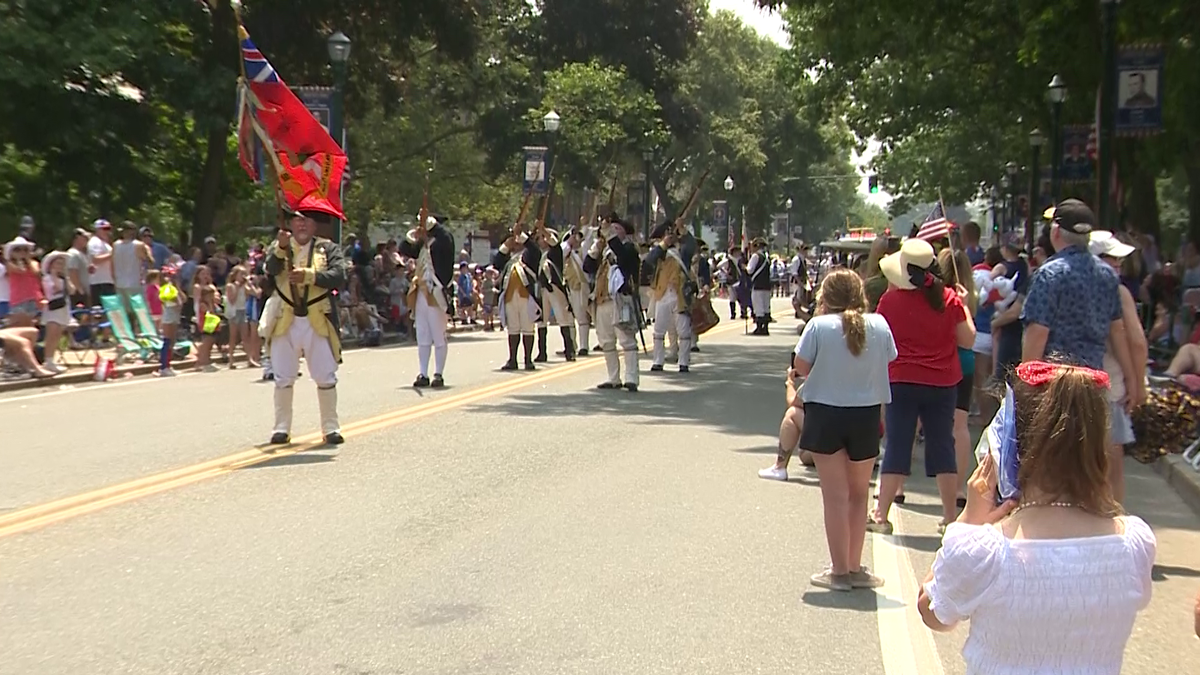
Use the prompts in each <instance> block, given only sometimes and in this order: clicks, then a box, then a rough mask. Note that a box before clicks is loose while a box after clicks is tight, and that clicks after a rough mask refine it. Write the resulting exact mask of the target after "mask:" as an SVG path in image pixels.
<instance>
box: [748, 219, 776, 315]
mask: <svg viewBox="0 0 1200 675" xmlns="http://www.w3.org/2000/svg"><path fill="white" fill-rule="evenodd" d="M753 250H754V253H753V254H752V255H751V256H750V262H749V263H747V264H746V273H747V274H749V275H750V289H751V290H750V307H751V308H752V309H753V310H754V326H755V328H754V332H753V333H751V334H752V335H769V334H770V333H769V331H768V328H767V327H768V326H770V325H771V258H770V256H768V255H767V241H766V240H765V239H763V238H762V237H759V238H757V239H755V240H754V249H753Z"/></svg>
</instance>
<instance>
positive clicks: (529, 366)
mask: <svg viewBox="0 0 1200 675" xmlns="http://www.w3.org/2000/svg"><path fill="white" fill-rule="evenodd" d="M521 344H522V346H524V347H525V370H533V369H534V365H533V336H532V335H522V336H521Z"/></svg>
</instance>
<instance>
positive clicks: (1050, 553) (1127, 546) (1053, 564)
mask: <svg viewBox="0 0 1200 675" xmlns="http://www.w3.org/2000/svg"><path fill="white" fill-rule="evenodd" d="M1123 521H1124V524H1125V531H1124V532H1123V533H1122V534H1113V535H1105V536H1097V537H1085V538H1078V539H1018V540H1013V539H1009V538H1007V537H1005V536H1004V534H1003V533H1002V532H1000V531H999V530H998V529H996V528H995V527H991V526H976V525H963V524H960V523H954V524H952V525H950V526H949V527H947V528H946V535H945V538H944V539H943V540H942V549H941V550H940V551H938V554H937V559H936V560H935V561H934V563H933V579H932V580H931V581H930V582H929V583H927V584H926V585H925V592H926V594H927V595H928V596H929V599H930V601H931V607H932V609H933V613H934V615H935V616H936V617H937V619H938V621H941V622H942V623H944V624H954V623H957V622H960V621H966V620H968V619H969V620H970V621H971V625H970V634H969V636H968V637H967V642H966V644H965V645H964V646H963V659H964V660H965V661H966V664H967V673H968V675H1035V674H1042V673H1046V674H1049V673H1055V674H1062V675H1118V674H1119V673H1120V672H1121V661H1122V658H1123V657H1124V652H1125V643H1126V642H1127V641H1128V640H1129V635H1130V633H1131V632H1132V631H1133V621H1134V618H1135V617H1136V616H1137V613H1138V612H1139V611H1141V610H1142V609H1144V608H1145V607H1146V605H1147V604H1149V602H1150V586H1151V579H1150V574H1151V567H1152V566H1153V565H1154V551H1155V539H1154V533H1153V532H1152V531H1151V530H1150V526H1149V525H1147V524H1146V523H1145V521H1143V520H1142V519H1140V518H1137V517H1134V516H1126V517H1124V518H1123Z"/></svg>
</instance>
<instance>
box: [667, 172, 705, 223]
mask: <svg viewBox="0 0 1200 675" xmlns="http://www.w3.org/2000/svg"><path fill="white" fill-rule="evenodd" d="M710 173H712V167H711V166H710V167H708V168H707V169H705V170H704V173H702V174H700V180H698V181H696V186H695V187H693V188H692V194H691V195H690V196H689V197H688V200H687V203H686V204H685V205H684V207H683V210H682V211H680V212H679V217H677V218H676V219H675V230H676V232H678V231H679V229H680V228H682V227H683V222H684V221H685V220H687V217H688V214H689V213H691V211H692V209H693V208H695V206H696V200H697V199H698V198H699V197H700V188H701V187H703V186H704V181H705V180H706V179H708V174H710Z"/></svg>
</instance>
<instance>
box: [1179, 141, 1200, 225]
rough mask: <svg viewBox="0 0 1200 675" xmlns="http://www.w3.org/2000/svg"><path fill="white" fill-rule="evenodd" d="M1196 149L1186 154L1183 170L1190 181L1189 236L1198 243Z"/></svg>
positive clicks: (1199, 201) (1199, 181)
mask: <svg viewBox="0 0 1200 675" xmlns="http://www.w3.org/2000/svg"><path fill="white" fill-rule="evenodd" d="M1192 145H1195V144H1192ZM1194 150H1195V148H1193V151H1192V152H1188V153H1186V154H1185V155H1184V160H1183V171H1184V174H1185V175H1186V176H1187V182H1188V198H1187V203H1188V235H1189V237H1188V238H1189V239H1190V240H1191V241H1192V242H1193V243H1196V242H1200V158H1198V157H1196V153H1195V152H1194Z"/></svg>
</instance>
